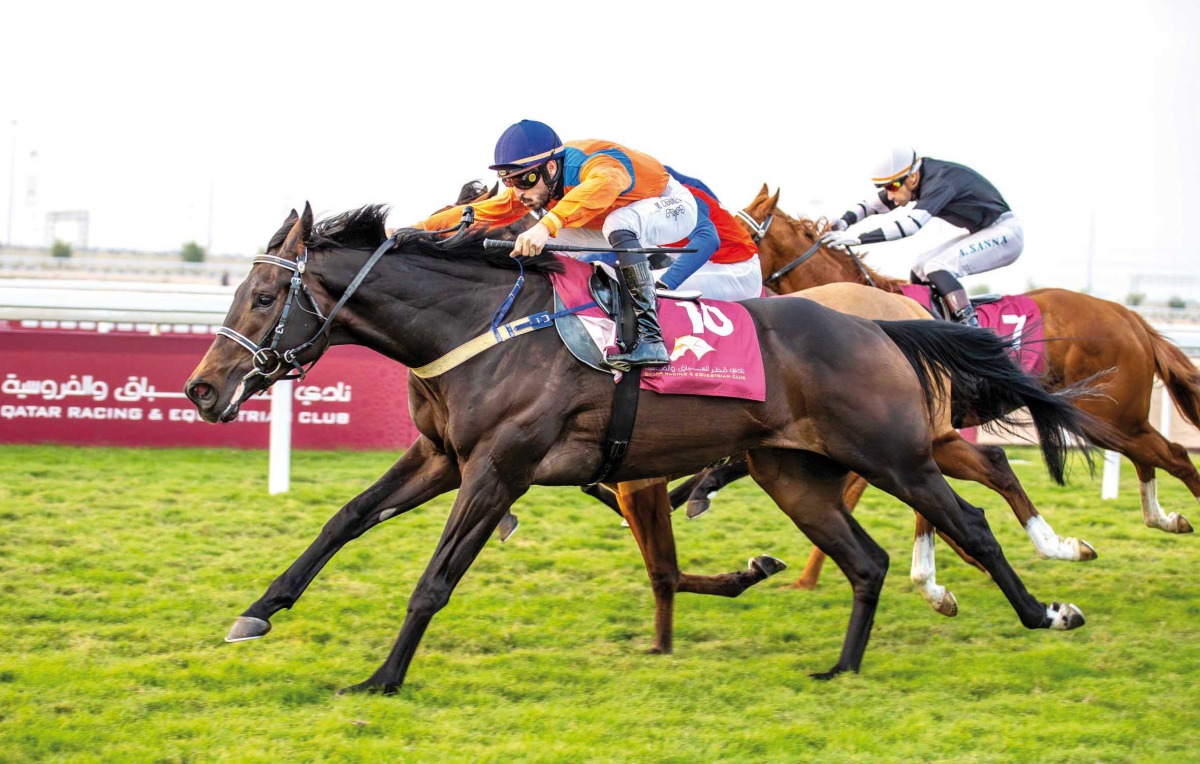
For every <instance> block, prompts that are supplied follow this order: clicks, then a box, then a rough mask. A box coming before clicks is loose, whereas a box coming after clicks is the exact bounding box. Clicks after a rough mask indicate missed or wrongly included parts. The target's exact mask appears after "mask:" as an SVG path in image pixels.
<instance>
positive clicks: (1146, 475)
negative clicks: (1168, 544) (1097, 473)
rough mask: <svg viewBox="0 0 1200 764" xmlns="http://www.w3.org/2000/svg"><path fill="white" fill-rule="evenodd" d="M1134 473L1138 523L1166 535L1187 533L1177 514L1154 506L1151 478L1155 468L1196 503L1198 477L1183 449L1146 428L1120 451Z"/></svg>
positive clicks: (1199, 487) (1188, 528) (1199, 486)
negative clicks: (1139, 508) (1177, 482)
mask: <svg viewBox="0 0 1200 764" xmlns="http://www.w3.org/2000/svg"><path fill="white" fill-rule="evenodd" d="M1122 453H1124V454H1125V455H1126V456H1128V457H1129V459H1130V460H1131V461H1132V462H1133V466H1134V468H1135V469H1136V470H1137V474H1138V483H1139V486H1138V488H1139V492H1140V494H1141V499H1142V521H1143V522H1144V523H1145V524H1146V526H1147V527H1148V528H1158V529H1159V530H1162V531H1166V532H1167V533H1191V532H1192V531H1193V528H1192V524H1191V522H1190V521H1189V520H1188V519H1187V518H1186V517H1185V516H1183V515H1181V514H1179V513H1178V512H1171V513H1170V514H1167V513H1166V512H1165V511H1163V508H1162V507H1161V506H1160V505H1159V503H1158V485H1157V482H1156V480H1155V477H1154V470H1155V468H1156V467H1158V468H1162V469H1163V470H1165V471H1166V472H1168V473H1169V474H1170V475H1172V476H1173V477H1176V478H1178V479H1179V480H1181V481H1183V483H1184V485H1186V486H1187V487H1188V488H1189V489H1190V490H1191V492H1192V495H1193V496H1196V497H1197V499H1198V500H1200V473H1197V471H1196V467H1195V465H1193V464H1192V460H1191V458H1189V457H1188V453H1187V449H1185V448H1184V447H1183V446H1181V445H1179V444H1178V443H1172V442H1171V441H1169V440H1167V439H1166V438H1164V437H1163V436H1162V435H1161V434H1159V432H1158V431H1157V430H1155V429H1154V428H1153V427H1151V426H1150V425H1149V424H1147V425H1146V426H1145V428H1144V429H1143V430H1142V431H1141V432H1140V433H1138V435H1137V436H1135V437H1134V438H1132V439H1130V441H1129V442H1128V444H1127V445H1126V446H1125V448H1124V449H1122Z"/></svg>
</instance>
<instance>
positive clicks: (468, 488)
mask: <svg viewBox="0 0 1200 764" xmlns="http://www.w3.org/2000/svg"><path fill="white" fill-rule="evenodd" d="M505 445H506V446H508V448H506V449H500V448H495V449H489V453H488V454H487V455H485V456H480V457H472V458H471V460H470V461H468V463H467V464H466V465H465V466H464V467H463V470H462V474H463V481H462V488H461V489H460V490H459V492H458V498H457V499H456V500H455V502H454V508H453V509H452V510H451V512H450V516H449V517H448V518H447V519H446V528H445V530H443V531H442V537H441V539H439V540H438V545H437V548H436V549H435V550H434V553H433V558H432V559H431V560H430V561H429V564H428V565H427V566H426V568H425V572H424V573H423V574H422V575H421V578H420V580H419V581H417V586H416V589H415V590H414V591H413V593H412V596H411V597H410V598H409V600H408V612H407V613H406V614H405V617H404V624H403V625H402V626H401V627H400V634H399V636H398V637H397V638H396V642H395V644H394V645H393V646H392V650H391V653H390V654H389V655H388V657H387V660H386V661H384V663H383V665H382V666H380V667H379V668H378V669H376V671H375V673H374V674H372V675H371V676H370V678H368V679H367V680H366V681H364V682H360V683H358V684H356V685H353V686H351V687H347V688H345V689H343V690H341V691H339V694H341V693H348V692H381V693H384V694H392V693H395V692H396V691H397V690H398V689H399V688H400V686H401V685H402V684H404V677H405V675H406V674H407V673H408V667H409V664H411V663H412V658H413V655H414V654H415V653H416V651H417V645H418V644H420V641H421V637H422V636H423V635H424V634H425V629H426V627H428V626H429V622H430V621H431V620H432V619H433V616H434V615H435V614H436V613H437V612H438V611H439V610H441V609H442V608H444V607H445V606H446V604H447V603H448V602H449V601H450V595H451V594H452V593H453V591H454V587H455V586H457V585H458V582H459V581H460V580H462V577H463V575H464V574H465V573H466V572H467V569H468V568H470V567H471V563H473V562H474V561H475V558H476V557H477V556H478V555H479V551H480V550H481V549H483V546H484V544H486V543H487V540H488V537H489V536H490V535H491V534H492V531H494V530H495V529H496V526H497V525H498V524H499V523H500V520H501V518H503V517H504V516H505V514H507V512H508V509H509V507H511V506H512V504H513V502H515V501H516V500H517V499H518V498H520V496H521V495H522V494H524V493H525V491H526V490H528V488H529V481H528V478H524V477H521V478H517V477H514V476H516V475H524V473H525V470H524V469H523V468H522V465H512V464H504V463H498V460H497V459H496V458H494V455H496V454H503V453H504V452H505V451H508V452H509V453H512V452H519V451H520V450H521V449H520V448H519V447H517V446H515V445H514V444H505Z"/></svg>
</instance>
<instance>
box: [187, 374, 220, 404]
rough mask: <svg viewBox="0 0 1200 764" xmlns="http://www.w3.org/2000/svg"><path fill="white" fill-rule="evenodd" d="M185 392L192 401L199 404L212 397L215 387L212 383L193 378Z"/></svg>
mask: <svg viewBox="0 0 1200 764" xmlns="http://www.w3.org/2000/svg"><path fill="white" fill-rule="evenodd" d="M183 393H184V395H186V396H187V397H188V400H190V401H191V402H192V403H195V404H199V403H201V402H202V401H204V400H206V399H208V398H211V397H212V394H213V389H212V385H210V384H208V383H207V382H201V381H199V380H193V381H191V382H188V383H187V386H186V387H185V388H184V390H183Z"/></svg>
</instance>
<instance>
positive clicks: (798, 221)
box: [776, 211, 908, 292]
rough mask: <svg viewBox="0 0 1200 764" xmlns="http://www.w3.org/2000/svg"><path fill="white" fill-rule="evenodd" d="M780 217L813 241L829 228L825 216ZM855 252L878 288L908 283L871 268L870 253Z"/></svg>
mask: <svg viewBox="0 0 1200 764" xmlns="http://www.w3.org/2000/svg"><path fill="white" fill-rule="evenodd" d="M776 214H779V213H778V211H776ZM782 217H783V219H784V220H786V221H787V222H788V223H790V224H791V225H792V227H793V228H798V229H799V230H800V231H801V232H803V233H804V234H805V235H806V236H808V238H809V239H810V240H811V241H814V242H815V241H816V240H817V239H819V238H821V236H823V235H824V234H825V232H826V231H828V230H829V221H828V220H826V219H825V218H818V219H816V220H809V219H808V218H806V217H803V216H801V217H798V218H794V217H792V216H790V215H788V214H786V213H784V214H783V215H782ZM822 249H825V250H827V249H828V248H827V247H822ZM855 254H856V255H858V261H859V262H860V263H862V267H863V270H865V271H866V272H867V273H868V274H869V275H870V277H871V280H872V281H874V282H875V284H876V286H878V287H879V288H881V289H884V290H886V291H888V292H899V291H900V287H901V286H903V285H905V284H907V283H908V281H907V280H905V279H894V278H892V277H890V276H884V275H883V274H882V273H878V272H877V271H875V270H874V269H873V268H871V267H870V266H869V265H867V262H866V260H867V256H868V255H869V254H870V253H868V252H856V253H855ZM836 256H839V257H840V255H836Z"/></svg>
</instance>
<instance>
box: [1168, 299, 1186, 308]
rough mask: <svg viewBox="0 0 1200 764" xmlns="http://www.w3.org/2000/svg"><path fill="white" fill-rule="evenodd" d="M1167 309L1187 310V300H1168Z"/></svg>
mask: <svg viewBox="0 0 1200 764" xmlns="http://www.w3.org/2000/svg"><path fill="white" fill-rule="evenodd" d="M1167 307H1168V308H1186V307H1187V300H1185V299H1183V298H1182V297H1172V298H1171V299H1169V300H1167Z"/></svg>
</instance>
